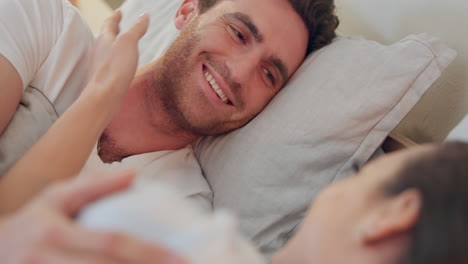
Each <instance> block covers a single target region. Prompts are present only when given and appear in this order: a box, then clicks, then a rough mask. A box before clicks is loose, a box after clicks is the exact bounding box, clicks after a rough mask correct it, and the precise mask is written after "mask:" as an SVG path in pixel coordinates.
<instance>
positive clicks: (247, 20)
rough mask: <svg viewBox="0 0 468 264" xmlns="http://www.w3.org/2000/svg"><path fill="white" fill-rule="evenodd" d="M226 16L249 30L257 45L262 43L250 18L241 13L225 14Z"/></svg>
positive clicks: (261, 38)
mask: <svg viewBox="0 0 468 264" xmlns="http://www.w3.org/2000/svg"><path fill="white" fill-rule="evenodd" d="M226 16H227V17H229V18H234V19H236V20H238V21H240V22H242V24H244V25H245V26H246V27H247V28H248V29H249V31H250V33H252V35H253V37H254V38H255V41H257V42H259V43H261V42H262V41H263V36H262V34H261V33H260V32H259V31H258V28H257V26H256V25H255V24H254V23H253V21H252V19H251V18H250V16H248V15H246V14H244V13H241V12H235V13H228V14H226Z"/></svg>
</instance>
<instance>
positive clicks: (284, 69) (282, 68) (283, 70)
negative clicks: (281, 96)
mask: <svg viewBox="0 0 468 264" xmlns="http://www.w3.org/2000/svg"><path fill="white" fill-rule="evenodd" d="M268 60H269V61H270V62H271V63H273V65H275V67H276V68H277V69H278V71H279V72H280V74H281V77H282V78H283V85H284V83H286V81H287V80H288V78H289V71H288V66H286V64H285V63H284V62H283V61H282V60H281V59H280V58H278V57H276V56H270V57H269V58H268Z"/></svg>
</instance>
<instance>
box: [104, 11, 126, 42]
mask: <svg viewBox="0 0 468 264" xmlns="http://www.w3.org/2000/svg"><path fill="white" fill-rule="evenodd" d="M121 19H122V11H120V10H117V11H115V12H114V14H112V16H110V17H109V18H107V19H106V20H105V21H104V24H103V25H102V27H101V34H104V33H111V34H112V35H113V36H114V37H115V36H117V35H118V34H119V32H120V27H119V24H120V20H121Z"/></svg>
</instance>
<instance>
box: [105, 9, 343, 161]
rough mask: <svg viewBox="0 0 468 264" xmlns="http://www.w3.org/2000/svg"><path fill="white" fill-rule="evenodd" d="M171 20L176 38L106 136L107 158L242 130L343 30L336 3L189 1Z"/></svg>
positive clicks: (134, 88) (135, 86)
mask: <svg viewBox="0 0 468 264" xmlns="http://www.w3.org/2000/svg"><path fill="white" fill-rule="evenodd" d="M174 21H175V25H176V27H177V28H178V29H179V30H180V31H181V33H180V35H179V37H178V38H177V40H176V41H175V42H174V44H173V45H172V46H171V47H170V48H169V50H168V51H167V52H166V53H165V54H164V55H163V56H162V57H161V58H160V59H158V60H155V61H154V62H152V63H150V64H149V65H146V66H144V67H142V68H141V69H139V71H138V72H137V75H136V78H135V80H134V82H133V83H132V85H131V87H130V89H129V91H128V94H127V95H126V97H125V99H124V103H123V106H122V107H121V110H120V112H119V113H118V114H117V115H116V117H115V118H114V119H113V120H112V122H111V123H110V125H109V126H108V127H107V129H106V130H105V132H104V134H103V136H102V137H101V140H100V143H101V148H100V152H99V155H100V156H101V158H102V159H103V160H104V161H107V162H110V161H114V160H120V159H122V158H123V157H127V156H129V155H134V154H139V153H145V152H151V151H155V150H165V149H179V148H183V147H185V146H187V145H188V144H191V143H192V142H194V141H195V140H196V139H197V138H199V137H200V136H207V135H216V134H221V133H225V132H228V131H231V130H233V129H236V128H238V127H241V126H243V125H245V124H246V123H247V122H249V121H250V120H251V119H252V118H254V117H255V116H256V115H257V114H258V113H259V112H260V111H261V110H262V109H263V108H264V107H265V106H266V105H267V103H268V102H269V101H270V100H271V99H272V98H273V96H275V95H276V93H277V92H278V91H279V90H280V89H281V88H282V87H283V86H284V85H285V83H286V82H287V81H288V79H289V78H290V77H291V75H292V74H293V73H294V72H295V71H296V69H297V68H298V67H299V66H300V64H301V63H302V61H303V60H304V58H305V56H306V54H308V53H310V52H311V51H313V50H316V49H318V48H320V47H322V46H324V45H326V44H328V43H329V42H330V41H331V40H332V39H333V37H335V29H336V27H337V26H338V19H337V17H336V16H335V15H334V3H333V0H308V1H307V0H290V1H287V0H255V1H252V0H233V1H231V0H230V1H228V0H226V1H223V0H220V1H213V0H185V1H183V3H182V5H181V6H180V8H179V10H178V11H177V14H176V17H175V20H174ZM135 136H136V137H137V138H139V139H140V140H138V141H135V140H134V137H135Z"/></svg>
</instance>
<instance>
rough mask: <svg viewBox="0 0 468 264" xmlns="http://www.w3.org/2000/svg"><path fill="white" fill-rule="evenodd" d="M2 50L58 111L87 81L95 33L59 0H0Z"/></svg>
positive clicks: (77, 94)
mask: <svg viewBox="0 0 468 264" xmlns="http://www.w3.org/2000/svg"><path fill="white" fill-rule="evenodd" d="M0 36H1V38H2V39H1V41H0V54H2V55H3V56H4V57H5V58H6V59H7V60H9V61H10V62H11V64H13V66H14V67H15V68H16V71H17V72H18V73H19V75H20V77H21V80H22V81H23V88H24V89H25V88H26V87H28V86H32V87H35V88H37V89H39V90H40V91H41V92H42V93H43V94H44V95H45V96H46V97H47V98H48V99H49V101H50V102H51V103H52V104H53V105H54V108H55V110H56V111H57V113H58V114H59V115H60V114H62V113H63V112H64V111H65V110H66V109H67V108H68V107H69V106H70V104H71V103H72V102H74V101H75V100H76V98H77V97H78V96H79V94H80V93H81V91H82V89H83V88H84V86H85V84H86V76H87V64H88V59H89V58H88V57H89V51H90V49H91V47H92V44H93V41H94V37H93V34H92V33H91V31H90V29H89V27H88V26H87V24H86V22H85V21H84V20H83V19H82V18H81V16H80V14H79V13H78V10H77V9H76V8H75V7H74V6H73V5H71V4H70V3H69V2H68V1H62V0H46V1H42V0H39V1H38V0H0Z"/></svg>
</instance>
